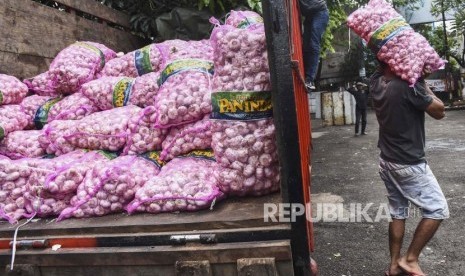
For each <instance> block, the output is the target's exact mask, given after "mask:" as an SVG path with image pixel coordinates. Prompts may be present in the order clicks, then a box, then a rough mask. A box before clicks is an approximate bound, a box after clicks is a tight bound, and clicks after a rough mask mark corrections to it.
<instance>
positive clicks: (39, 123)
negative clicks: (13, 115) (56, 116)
mask: <svg viewBox="0 0 465 276" xmlns="http://www.w3.org/2000/svg"><path fill="white" fill-rule="evenodd" d="M62 99H63V98H53V99H50V100H48V101H46V102H45V103H44V104H43V105H42V106H41V107H39V109H37V111H36V115H35V116H34V125H35V127H36V129H42V128H43V127H44V126H45V125H46V124H47V121H48V113H49V112H50V109H52V107H53V106H54V105H55V104H56V103H57V102H59V101H61V100H62Z"/></svg>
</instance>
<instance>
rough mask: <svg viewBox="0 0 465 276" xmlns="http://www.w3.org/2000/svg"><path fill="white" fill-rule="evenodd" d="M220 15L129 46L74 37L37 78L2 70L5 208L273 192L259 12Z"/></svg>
mask: <svg viewBox="0 0 465 276" xmlns="http://www.w3.org/2000/svg"><path fill="white" fill-rule="evenodd" d="M214 23H215V28H214V30H213V32H212V35H211V38H210V39H208V40H201V41H182V40H169V41H164V42H161V43H156V44H150V45H147V46H146V47H143V48H141V49H138V50H135V51H132V52H129V53H127V54H123V53H121V54H117V53H116V52H115V51H113V50H111V49H109V48H108V47H106V46H105V45H103V44H100V43H94V42H84V41H83V42H77V43H74V44H72V45H70V46H68V47H67V48H65V49H63V50H62V51H61V52H60V53H59V54H58V55H57V57H56V58H55V59H54V60H53V62H52V63H51V65H50V67H49V70H48V71H47V72H43V73H41V74H39V75H38V76H36V77H33V78H30V79H25V80H24V81H23V82H21V81H20V80H18V79H17V78H15V77H12V76H7V75H0V217H1V218H3V219H5V220H8V221H9V222H10V223H16V222H17V221H18V220H19V219H21V218H30V217H41V218H47V217H52V218H55V217H58V221H60V220H63V219H67V218H71V217H76V218H81V217H93V216H103V215H106V214H111V213H119V212H128V213H130V214H132V213H136V212H149V213H161V212H174V211H197V210H201V209H206V208H210V207H211V206H212V205H213V204H214V203H215V202H218V201H219V200H222V199H225V198H226V197H228V196H248V195H249V196H259V195H265V194H268V193H271V192H274V191H277V190H278V189H279V185H278V183H279V165H278V156H277V152H276V143H275V129H274V124H273V119H272V117H271V113H272V109H271V108H272V106H271V100H270V97H271V96H270V90H271V84H270V76H269V68H268V60H267V52H266V43H265V32H264V26H263V20H262V19H261V17H260V16H259V15H258V14H256V13H253V12H236V11H231V13H230V15H229V17H228V18H227V20H226V22H225V24H223V25H221V24H220V23H219V22H218V21H215V22H214ZM28 93H29V94H28ZM228 101H229V104H231V103H232V102H234V103H235V106H237V105H238V104H239V105H242V106H243V107H242V108H238V109H237V108H235V109H234V110H233V109H232V108H229V107H230V105H228V104H225V103H227V102H228ZM254 101H255V102H254ZM258 102H260V103H261V104H260V105H259V108H249V107H250V106H251V105H250V104H251V103H253V104H256V103H258Z"/></svg>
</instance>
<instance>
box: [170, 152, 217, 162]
mask: <svg viewBox="0 0 465 276" xmlns="http://www.w3.org/2000/svg"><path fill="white" fill-rule="evenodd" d="M186 157H193V158H200V159H206V160H210V161H216V159H215V154H214V153H213V150H212V149H206V150H193V151H191V152H189V153H187V154H183V155H180V156H178V158H186Z"/></svg>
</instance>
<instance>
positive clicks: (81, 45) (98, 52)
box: [74, 42, 105, 69]
mask: <svg viewBox="0 0 465 276" xmlns="http://www.w3.org/2000/svg"><path fill="white" fill-rule="evenodd" d="M74 44H75V45H77V46H80V47H83V48H87V49H89V50H91V51H93V52H94V53H96V54H97V55H99V56H100V69H102V68H103V67H104V66H105V55H104V54H103V52H102V51H101V50H100V49H99V48H97V47H95V46H94V45H90V44H87V43H85V42H76V43H74Z"/></svg>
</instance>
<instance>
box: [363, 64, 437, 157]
mask: <svg viewBox="0 0 465 276" xmlns="http://www.w3.org/2000/svg"><path fill="white" fill-rule="evenodd" d="M425 85H426V84H425V82H424V81H419V82H417V83H416V84H415V86H414V87H413V88H412V87H409V86H408V84H407V82H405V81H403V80H401V79H399V78H397V77H394V78H392V79H387V78H385V77H384V76H383V75H382V74H381V73H379V72H377V73H375V74H373V76H371V80H370V91H371V93H372V96H373V104H374V108H375V111H376V117H377V119H378V123H379V140H378V147H379V148H380V150H381V158H383V159H385V160H386V161H389V162H393V163H398V164H408V165H413V164H419V163H422V162H425V110H426V108H427V107H428V106H429V105H430V104H431V102H432V101H433V98H432V97H431V96H430V95H428V93H427V92H426V88H425Z"/></svg>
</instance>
